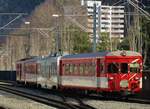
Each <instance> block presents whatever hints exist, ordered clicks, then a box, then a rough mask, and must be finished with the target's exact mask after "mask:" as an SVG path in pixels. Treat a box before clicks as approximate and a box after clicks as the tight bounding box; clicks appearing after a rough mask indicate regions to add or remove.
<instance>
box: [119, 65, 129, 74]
mask: <svg viewBox="0 0 150 109" xmlns="http://www.w3.org/2000/svg"><path fill="white" fill-rule="evenodd" d="M120 67H121V73H128V63H121V64H120Z"/></svg>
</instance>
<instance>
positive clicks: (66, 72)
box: [64, 64, 70, 75]
mask: <svg viewBox="0 0 150 109" xmlns="http://www.w3.org/2000/svg"><path fill="white" fill-rule="evenodd" d="M69 66H70V65H69V64H65V71H64V73H65V74H67V75H68V74H69Z"/></svg>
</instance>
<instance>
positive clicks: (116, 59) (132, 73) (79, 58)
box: [58, 51, 142, 95]
mask: <svg viewBox="0 0 150 109" xmlns="http://www.w3.org/2000/svg"><path fill="white" fill-rule="evenodd" d="M59 75H60V78H59V84H58V85H59V88H61V89H77V90H83V91H88V92H97V93H100V92H101V93H102V94H108V93H110V92H111V93H119V94H122V95H127V94H134V93H138V92H140V91H141V88H142V56H141V54H140V53H137V52H133V51H114V52H98V53H89V54H75V55H67V56H63V57H62V58H61V60H60V70H59Z"/></svg>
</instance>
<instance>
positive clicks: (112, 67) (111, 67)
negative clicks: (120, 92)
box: [108, 63, 119, 73]
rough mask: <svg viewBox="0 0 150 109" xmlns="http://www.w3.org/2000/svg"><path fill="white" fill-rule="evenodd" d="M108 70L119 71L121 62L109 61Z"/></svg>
mask: <svg viewBox="0 0 150 109" xmlns="http://www.w3.org/2000/svg"><path fill="white" fill-rule="evenodd" d="M108 72H109V73H118V72H119V64H118V63H109V64H108Z"/></svg>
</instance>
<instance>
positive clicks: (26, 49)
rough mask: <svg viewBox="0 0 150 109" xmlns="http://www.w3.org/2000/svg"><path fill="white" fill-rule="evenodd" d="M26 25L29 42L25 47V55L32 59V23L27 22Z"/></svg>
mask: <svg viewBox="0 0 150 109" xmlns="http://www.w3.org/2000/svg"><path fill="white" fill-rule="evenodd" d="M25 24H26V25H27V27H26V28H27V42H26V46H25V54H26V57H30V22H25Z"/></svg>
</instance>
